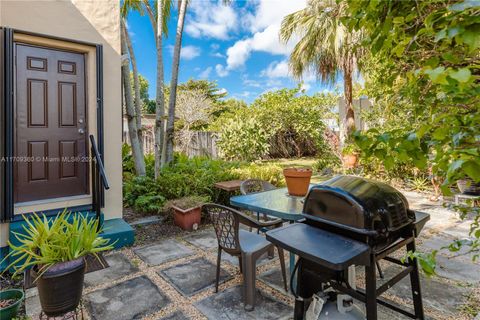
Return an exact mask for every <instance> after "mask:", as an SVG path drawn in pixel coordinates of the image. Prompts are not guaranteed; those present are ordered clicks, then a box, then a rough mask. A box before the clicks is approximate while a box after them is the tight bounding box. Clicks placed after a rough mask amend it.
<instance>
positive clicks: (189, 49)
mask: <svg viewBox="0 0 480 320" xmlns="http://www.w3.org/2000/svg"><path fill="white" fill-rule="evenodd" d="M167 49H168V50H169V51H170V54H171V55H173V50H174V47H173V46H172V45H169V46H168V47H167ZM200 53H202V49H200V47H196V46H182V50H181V51H180V58H182V59H185V60H192V59H194V58H196V57H198V56H199V55H200Z"/></svg>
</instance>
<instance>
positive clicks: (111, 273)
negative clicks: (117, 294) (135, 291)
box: [85, 252, 138, 287]
mask: <svg viewBox="0 0 480 320" xmlns="http://www.w3.org/2000/svg"><path fill="white" fill-rule="evenodd" d="M105 260H106V261H107V262H108V264H109V266H110V267H108V268H106V269H102V270H99V271H95V272H91V273H88V274H86V275H85V285H86V286H87V287H89V286H97V285H99V284H102V283H106V282H111V281H113V280H117V279H120V278H123V277H125V276H128V275H129V274H132V273H136V272H138V268H137V267H135V266H134V265H133V264H132V263H131V262H130V260H128V258H127V257H125V255H123V254H122V253H120V252H115V253H113V254H110V255H108V256H105Z"/></svg>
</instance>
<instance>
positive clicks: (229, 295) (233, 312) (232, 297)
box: [194, 286, 293, 320]
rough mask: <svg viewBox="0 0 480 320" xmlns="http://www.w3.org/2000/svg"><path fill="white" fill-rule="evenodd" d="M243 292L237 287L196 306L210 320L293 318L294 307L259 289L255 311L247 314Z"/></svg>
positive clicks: (208, 298) (202, 301) (204, 300)
mask: <svg viewBox="0 0 480 320" xmlns="http://www.w3.org/2000/svg"><path fill="white" fill-rule="evenodd" d="M242 290H243V289H242V286H235V287H232V288H229V289H227V290H225V291H222V292H219V293H217V294H214V295H212V296H210V297H207V298H205V299H203V300H201V301H199V302H197V303H195V304H194V305H195V306H196V307H197V308H198V309H199V310H200V311H201V312H202V313H203V314H204V315H205V316H206V317H207V318H208V319H212V320H213V319H215V320H231V319H235V320H247V319H248V320H251V319H264V320H270V319H272V320H273V319H275V320H280V319H289V318H291V317H292V315H293V308H292V307H290V306H288V305H286V304H284V303H283V302H280V301H278V300H275V299H274V298H272V297H269V296H267V295H266V294H265V293H263V292H262V291H260V290H258V289H257V299H256V304H255V309H254V310H253V311H250V312H246V311H245V309H244V307H243V298H242Z"/></svg>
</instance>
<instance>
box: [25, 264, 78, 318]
mask: <svg viewBox="0 0 480 320" xmlns="http://www.w3.org/2000/svg"><path fill="white" fill-rule="evenodd" d="M33 275H34V277H37V273H36V270H35V268H34V272H33ZM84 275H85V260H84V259H83V258H78V259H76V260H72V261H67V262H60V263H57V264H54V265H53V266H51V267H50V268H49V269H48V270H47V271H46V272H45V273H43V275H42V276H41V277H40V278H38V280H37V288H38V295H39V297H40V304H41V306H42V310H43V312H45V314H46V315H47V316H49V317H57V316H60V315H64V314H65V313H67V312H70V311H73V310H75V309H76V308H77V307H78V304H79V303H80V299H81V298H82V292H83V278H84Z"/></svg>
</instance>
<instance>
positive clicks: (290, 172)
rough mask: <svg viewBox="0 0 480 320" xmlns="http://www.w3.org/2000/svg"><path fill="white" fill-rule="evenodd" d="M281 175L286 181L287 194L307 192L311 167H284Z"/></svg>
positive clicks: (302, 194) (297, 194) (299, 195)
mask: <svg viewBox="0 0 480 320" xmlns="http://www.w3.org/2000/svg"><path fill="white" fill-rule="evenodd" d="M283 175H284V176H285V182H286V183H287V189H288V194H290V195H291V196H297V197H303V196H305V195H306V194H307V192H308V187H309V185H310V179H311V178H312V168H285V169H283Z"/></svg>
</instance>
